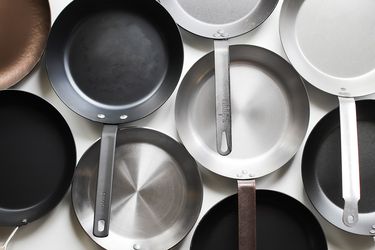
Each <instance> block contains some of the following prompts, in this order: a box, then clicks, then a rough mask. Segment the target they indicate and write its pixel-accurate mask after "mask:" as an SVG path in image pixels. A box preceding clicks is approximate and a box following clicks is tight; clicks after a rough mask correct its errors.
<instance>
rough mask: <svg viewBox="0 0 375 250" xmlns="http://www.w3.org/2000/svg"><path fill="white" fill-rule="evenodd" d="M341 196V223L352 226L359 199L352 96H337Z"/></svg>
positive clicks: (356, 136) (356, 139)
mask: <svg viewBox="0 0 375 250" xmlns="http://www.w3.org/2000/svg"><path fill="white" fill-rule="evenodd" d="M339 103H340V135H341V164H342V166H341V171H342V197H343V199H344V201H345V205H344V212H343V218H342V220H343V223H344V224H345V225H346V226H348V227H352V226H354V225H355V224H356V223H357V222H358V201H359V199H360V177H359V154H358V132H357V114H356V107H355V100H354V98H347V97H339Z"/></svg>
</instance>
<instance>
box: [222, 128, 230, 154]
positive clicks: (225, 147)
mask: <svg viewBox="0 0 375 250" xmlns="http://www.w3.org/2000/svg"><path fill="white" fill-rule="evenodd" d="M220 150H221V152H222V153H226V152H227V151H228V141H227V133H226V132H225V131H223V132H222V133H221V145H220Z"/></svg>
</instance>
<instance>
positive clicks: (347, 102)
mask: <svg viewBox="0 0 375 250" xmlns="http://www.w3.org/2000/svg"><path fill="white" fill-rule="evenodd" d="M374 9H375V1H372V0H360V1H351V0H331V1H325V0H285V1H284V3H283V6H282V9H281V14H280V35H281V41H282V43H283V46H284V49H285V52H286V54H287V56H288V58H289V60H290V61H291V63H292V64H293V66H294V67H295V68H296V70H297V71H298V72H299V73H300V74H301V75H302V76H303V77H304V78H305V79H306V80H307V81H309V82H310V83H311V84H313V85H314V86H315V87H317V88H319V89H321V90H323V91H325V92H327V93H330V94H333V95H337V96H338V97H339V103H340V131H341V161H342V166H341V168H342V197H343V199H344V200H345V205H344V210H343V215H342V220H343V223H344V224H345V225H346V226H348V227H353V226H354V225H355V224H356V223H357V222H358V201H359V199H360V177H359V156H358V135H357V122H356V108H355V100H354V97H358V96H363V95H368V94H372V93H375V84H374V82H375V47H374V44H375V29H374V26H375V15H374V14H373V10H374Z"/></svg>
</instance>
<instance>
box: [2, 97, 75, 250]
mask: <svg viewBox="0 0 375 250" xmlns="http://www.w3.org/2000/svg"><path fill="white" fill-rule="evenodd" d="M0 115H1V117H3V119H2V120H1V123H0V138H1V140H0V158H1V164H0V171H1V174H0V197H1V199H0V225H1V226H12V227H16V229H15V230H14V231H13V233H12V235H11V236H10V237H9V239H8V240H7V241H6V243H5V244H4V245H3V246H2V247H0V249H6V248H7V245H8V243H9V241H10V239H11V237H12V236H13V235H14V233H15V232H16V231H17V229H18V227H20V226H23V225H25V224H27V223H30V222H32V221H34V220H36V219H38V218H40V217H41V216H43V215H45V214H46V213H48V212H49V211H50V210H51V209H52V208H54V207H55V206H56V205H57V204H58V203H59V202H60V200H61V199H62V198H63V196H64V195H65V193H66V191H67V189H68V188H69V186H70V182H71V179H72V177H73V172H74V168H75V165H76V148H75V144H74V139H73V135H72V133H71V131H70V129H69V126H68V124H67V123H66V122H65V120H64V118H63V117H62V116H61V115H60V113H59V112H58V111H57V110H56V109H55V108H54V107H52V105H50V104H49V103H48V102H46V101H44V100H43V99H41V98H40V97H37V96H35V95H33V94H30V93H27V92H23V91H16V90H3V91H0Z"/></svg>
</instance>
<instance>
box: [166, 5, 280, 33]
mask: <svg viewBox="0 0 375 250" xmlns="http://www.w3.org/2000/svg"><path fill="white" fill-rule="evenodd" d="M160 3H161V5H163V6H164V7H165V8H166V9H167V10H168V12H169V13H170V14H171V15H172V16H173V18H174V19H175V20H176V22H177V23H178V24H179V25H180V26H181V27H183V28H184V29H186V30H188V31H189V32H192V33H194V34H196V35H199V36H203V37H207V38H212V39H228V38H231V37H235V36H239V35H242V34H244V33H246V32H249V31H251V30H253V29H255V28H256V27H258V26H259V25H260V24H261V23H263V22H264V21H265V20H266V19H267V18H268V17H269V15H271V13H272V12H273V10H274V9H275V7H276V5H277V3H278V0H266V1H265V0H236V1H226V0H190V1H189V0H160Z"/></svg>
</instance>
